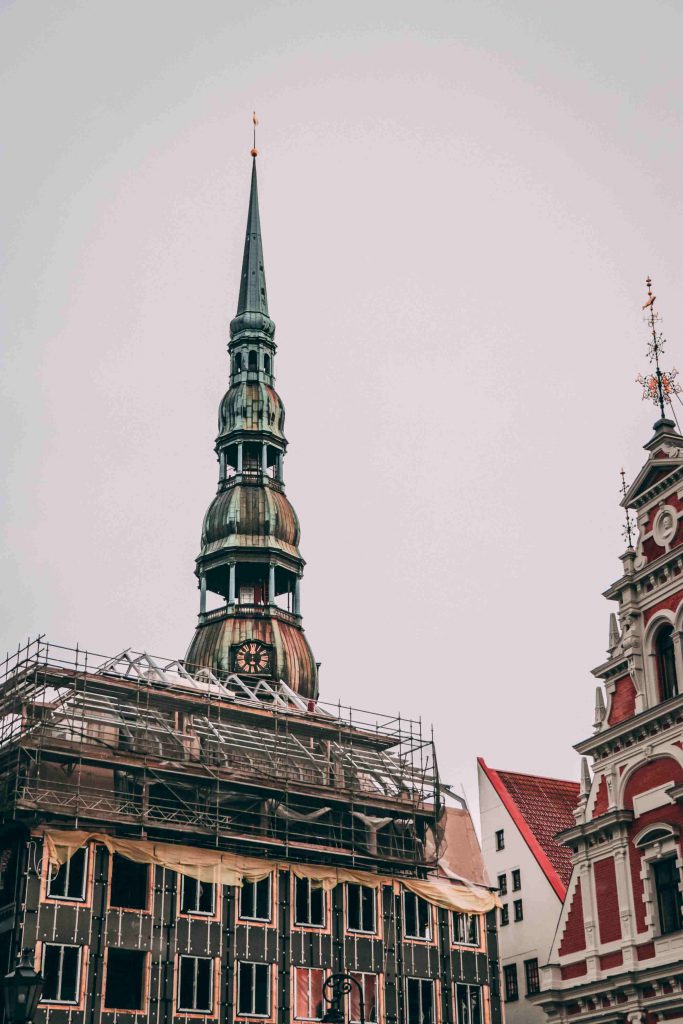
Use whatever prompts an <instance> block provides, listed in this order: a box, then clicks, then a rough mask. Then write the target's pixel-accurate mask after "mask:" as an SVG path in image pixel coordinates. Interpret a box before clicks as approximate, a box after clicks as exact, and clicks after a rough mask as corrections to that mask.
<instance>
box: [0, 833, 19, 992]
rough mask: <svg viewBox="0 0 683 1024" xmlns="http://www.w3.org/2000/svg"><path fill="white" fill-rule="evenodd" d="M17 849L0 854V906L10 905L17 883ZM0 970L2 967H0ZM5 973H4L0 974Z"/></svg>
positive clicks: (3, 851) (6, 850)
mask: <svg viewBox="0 0 683 1024" xmlns="http://www.w3.org/2000/svg"><path fill="white" fill-rule="evenodd" d="M17 852H18V851H17V847H16V846H15V847H14V848H13V849H10V848H7V849H4V850H2V852H0V906H4V905H5V904H6V903H12V902H13V901H14V898H15V891H16V883H17ZM0 970H2V966H1V965H0ZM2 973H3V974H4V973H5V972H4V971H3V972H2Z"/></svg>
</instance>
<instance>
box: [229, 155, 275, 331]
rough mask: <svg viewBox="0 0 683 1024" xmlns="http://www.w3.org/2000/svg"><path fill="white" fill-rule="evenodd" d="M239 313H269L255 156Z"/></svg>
mask: <svg viewBox="0 0 683 1024" xmlns="http://www.w3.org/2000/svg"><path fill="white" fill-rule="evenodd" d="M240 313H264V314H265V315H266V316H268V294H267V292H266V272H265V270H264V268H263V243H262V241H261V219H260V217H259V210H258V185H257V182H256V158H255V157H254V161H253V164H252V168H251V192H250V195H249V213H248V215H247V237H246V238H245V240H244V256H243V258H242V280H241V282H240V297H239V301H238V303H237V314H236V315H237V316H239V315H240Z"/></svg>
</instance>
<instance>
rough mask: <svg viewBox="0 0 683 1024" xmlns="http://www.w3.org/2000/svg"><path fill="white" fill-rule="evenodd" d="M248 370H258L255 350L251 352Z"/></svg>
mask: <svg viewBox="0 0 683 1024" xmlns="http://www.w3.org/2000/svg"><path fill="white" fill-rule="evenodd" d="M248 368H249V369H250V370H258V356H257V355H256V353H255V352H254V350H253V349H252V351H251V352H250V353H249V363H248Z"/></svg>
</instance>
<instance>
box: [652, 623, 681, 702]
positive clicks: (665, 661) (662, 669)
mask: <svg viewBox="0 0 683 1024" xmlns="http://www.w3.org/2000/svg"><path fill="white" fill-rule="evenodd" d="M655 654H656V656H657V672H658V674H659V695H660V698H661V699H662V700H669V698H670V697H675V696H676V694H677V693H678V679H677V678H676V657H675V654H674V630H673V626H668V625H667V626H662V628H661V629H660V630H659V632H658V633H657V637H656V640H655Z"/></svg>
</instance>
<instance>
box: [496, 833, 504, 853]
mask: <svg viewBox="0 0 683 1024" xmlns="http://www.w3.org/2000/svg"><path fill="white" fill-rule="evenodd" d="M504 849H505V829H503V828H501V829H500V831H498V832H496V850H504Z"/></svg>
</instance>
